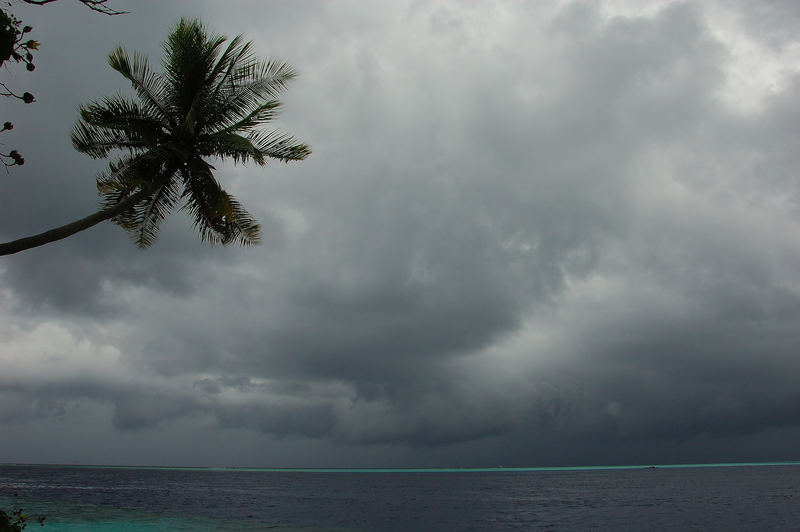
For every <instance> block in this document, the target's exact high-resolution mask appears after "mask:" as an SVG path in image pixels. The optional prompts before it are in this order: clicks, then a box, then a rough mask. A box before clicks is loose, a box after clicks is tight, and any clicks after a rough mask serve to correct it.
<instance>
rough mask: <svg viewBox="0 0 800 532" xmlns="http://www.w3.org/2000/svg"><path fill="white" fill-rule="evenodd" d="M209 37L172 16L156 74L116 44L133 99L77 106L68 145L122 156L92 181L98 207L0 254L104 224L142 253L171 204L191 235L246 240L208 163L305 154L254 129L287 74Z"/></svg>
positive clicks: (113, 58)
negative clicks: (185, 216) (194, 231)
mask: <svg viewBox="0 0 800 532" xmlns="http://www.w3.org/2000/svg"><path fill="white" fill-rule="evenodd" d="M226 42H228V40H227V39H226V38H224V37H221V36H218V35H209V34H208V33H207V32H206V29H205V28H204V27H203V25H202V24H201V23H200V22H199V21H197V20H181V21H180V22H179V23H178V24H177V25H176V26H175V27H174V28H173V29H172V31H171V32H170V34H169V36H168V37H167V40H166V42H165V43H164V51H165V58H164V73H163V74H157V73H154V72H152V71H151V70H150V67H149V65H148V61H147V58H146V57H144V56H142V55H140V54H134V55H133V59H131V57H130V56H129V55H128V53H127V52H125V51H124V50H123V49H122V48H117V49H116V50H114V52H112V53H111V55H110V56H109V58H108V62H109V64H110V65H111V67H112V68H113V69H114V70H116V71H117V72H119V73H120V74H122V75H123V76H124V77H125V79H127V80H128V81H130V83H131V85H132V86H133V88H134V90H135V92H136V96H137V98H136V99H128V98H125V97H122V96H113V97H109V98H103V99H102V100H99V101H95V102H92V103H89V104H88V105H85V106H82V107H81V108H80V119H79V120H78V123H77V124H76V125H75V128H74V129H73V131H72V143H73V146H74V147H75V149H77V150H78V151H80V152H82V153H85V154H87V155H88V156H90V157H92V158H105V157H107V156H108V155H109V153H110V152H112V151H114V150H121V151H122V152H123V154H122V156H121V157H119V158H117V159H116V160H115V161H113V162H111V163H110V164H109V168H108V170H106V171H105V172H103V173H102V174H100V175H99V176H98V178H97V188H98V190H99V192H100V194H101V196H102V201H101V209H100V210H99V211H98V212H96V213H94V214H92V215H90V216H87V217H86V218H83V219H81V220H78V221H76V222H73V223H70V224H67V225H64V226H62V227H58V228H56V229H52V230H50V231H46V232H44V233H41V234H38V235H35V236H32V237H28V238H22V239H19V240H15V241H13V242H8V243H5V244H0V255H8V254H11V253H17V252H18V251H22V250H25V249H29V248H32V247H36V246H41V245H43V244H47V243H49V242H53V241H55V240H59V239H62V238H66V237H68V236H70V235H73V234H75V233H77V232H78V231H83V230H84V229H88V228H89V227H92V226H93V225H96V224H98V223H100V222H101V221H104V220H109V219H110V220H113V221H114V222H115V223H117V224H119V225H120V226H122V227H123V228H124V229H126V230H127V231H128V232H129V233H130V235H131V237H132V238H133V240H134V242H135V243H136V244H137V245H138V246H139V247H141V248H146V247H148V246H150V245H151V244H152V243H153V242H154V241H155V239H156V237H157V236H158V229H159V226H160V224H161V221H162V220H163V219H164V217H165V216H166V215H167V214H169V213H170V211H172V210H173V209H174V207H175V206H176V205H178V204H179V203H182V204H183V207H182V208H183V209H185V210H187V211H188V212H189V214H190V215H191V216H192V218H193V221H194V224H195V226H196V227H197V228H198V230H199V233H200V238H201V239H202V240H204V241H209V242H211V243H219V244H223V245H227V244H231V243H238V244H241V245H250V244H255V243H257V242H258V241H259V225H258V222H256V220H255V219H254V218H253V217H252V216H251V215H250V214H249V213H248V212H247V211H246V210H245V209H244V208H243V207H242V206H241V205H240V204H239V202H238V201H236V199H235V198H233V196H231V195H230V194H228V193H227V192H225V190H223V189H222V187H221V186H220V184H219V183H218V182H217V180H216V179H215V178H214V174H213V171H214V167H213V166H212V165H211V164H210V163H209V162H208V161H207V158H216V159H219V160H223V161H224V160H226V159H231V160H233V162H234V163H239V162H242V163H246V162H250V161H252V162H255V163H256V164H258V165H261V166H263V165H264V164H266V161H267V159H277V160H279V161H283V162H289V161H298V160H302V159H305V158H306V157H307V156H308V155H309V154H310V153H311V150H310V149H309V147H308V146H306V145H305V144H302V143H300V142H298V141H296V140H295V139H294V138H293V137H291V136H289V135H286V134H283V133H280V132H278V131H263V130H261V129H259V126H262V125H263V124H264V123H266V122H268V121H270V120H271V119H272V118H274V117H275V116H276V114H277V111H278V110H279V108H280V105H281V104H280V102H279V101H278V100H276V99H275V97H276V95H277V94H278V93H280V92H281V91H283V90H284V89H285V88H286V84H287V83H288V82H289V81H290V80H291V79H293V78H294V77H295V76H296V73H295V71H294V70H293V69H292V68H291V67H290V66H289V65H287V64H286V63H280V62H276V61H271V60H270V61H265V60H259V59H257V58H255V57H254V55H253V52H252V43H250V42H247V43H245V42H243V40H242V37H241V36H238V37H235V38H234V39H232V40H230V42H228V45H227V46H226V47H224V48H223V46H224V45H225V43H226Z"/></svg>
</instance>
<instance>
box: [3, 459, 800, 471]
mask: <svg viewBox="0 0 800 532" xmlns="http://www.w3.org/2000/svg"><path fill="white" fill-rule="evenodd" d="M791 465H800V460H784V461H765V462H707V463H678V464H650V463H645V464H627V465H578V466H508V467H506V466H502V465H500V466H494V467H253V466H164V465H109V464H75V463H73V464H58V463H13V462H2V463H0V467H7V466H12V467H63V468H86V469H144V470H154V469H164V470H186V471H239V472H276V473H281V472H283V473H493V472H509V473H513V472H521V473H524V472H537V471H539V472H546V471H593V470H611V469H617V470H625V469H631V470H637V469H681V468H687V469H690V468H720V467H759V466H791Z"/></svg>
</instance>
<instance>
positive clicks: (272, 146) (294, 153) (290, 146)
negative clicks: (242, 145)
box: [249, 131, 311, 163]
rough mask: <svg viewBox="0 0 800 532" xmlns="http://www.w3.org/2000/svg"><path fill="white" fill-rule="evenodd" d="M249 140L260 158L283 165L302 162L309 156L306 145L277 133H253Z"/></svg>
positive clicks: (284, 134) (308, 148)
mask: <svg viewBox="0 0 800 532" xmlns="http://www.w3.org/2000/svg"><path fill="white" fill-rule="evenodd" d="M249 139H250V142H252V143H253V145H254V146H255V147H256V149H258V151H259V152H261V154H262V156H264V157H269V158H270V159H278V160H279V161H282V162H284V163H288V162H289V161H302V160H303V159H305V158H306V157H308V156H309V155H311V148H310V147H308V145H307V144H303V143H302V142H299V141H297V139H295V138H294V137H293V136H291V135H287V134H286V133H281V132H279V131H268V132H253V133H251V134H250V135H249Z"/></svg>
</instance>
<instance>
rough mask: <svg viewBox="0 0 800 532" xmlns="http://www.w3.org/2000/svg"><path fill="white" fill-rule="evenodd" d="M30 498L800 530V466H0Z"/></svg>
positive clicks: (104, 505)
mask: <svg viewBox="0 0 800 532" xmlns="http://www.w3.org/2000/svg"><path fill="white" fill-rule="evenodd" d="M14 493H16V494H17V496H16V497H14V496H13V494H14ZM18 506H22V507H23V508H24V509H25V511H26V513H29V514H34V515H36V514H43V515H45V516H46V526H45V527H44V528H43V529H41V530H43V532H46V531H48V530H51V531H57V530H60V531H70V532H75V531H83V530H99V531H117V530H127V531H140V530H141V531H144V530H164V531H170V530H325V531H333V530H362V531H393V530H398V531H416V530H430V531H444V530H447V531H451V530H459V531H460V530H464V531H467V530H590V529H594V530H800V464H794V465H771V466H747V467H746V466H736V467H694V468H658V469H644V468H628V469H594V470H548V471H543V470H528V471H516V470H498V471H486V470H484V471H461V472H454V471H448V472H419V471H417V472H321V471H317V472H300V471H274V470H273V471H257V470H250V471H244V470H208V469H158V468H154V469H141V468H87V467H63V466H0V508H5V509H7V510H8V509H10V508H12V507H18ZM38 529H39V527H38V525H31V526H29V530H38Z"/></svg>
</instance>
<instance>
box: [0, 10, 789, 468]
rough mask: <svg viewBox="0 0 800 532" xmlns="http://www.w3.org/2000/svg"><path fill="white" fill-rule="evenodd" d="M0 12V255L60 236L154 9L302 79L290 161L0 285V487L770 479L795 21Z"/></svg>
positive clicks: (292, 119)
mask: <svg viewBox="0 0 800 532" xmlns="http://www.w3.org/2000/svg"><path fill="white" fill-rule="evenodd" d="M111 2H112V4H113V6H114V7H116V8H119V9H123V10H127V11H130V13H129V14H127V15H121V16H116V17H108V16H105V15H100V14H97V13H93V12H91V11H90V10H88V9H87V8H85V7H83V6H81V5H80V4H78V3H77V2H75V1H71V0H62V1H60V2H58V3H55V4H51V5H48V6H46V7H38V8H37V7H34V6H24V5H15V6H14V7H13V10H14V12H15V13H16V14H17V15H18V16H19V17H20V18H22V19H23V20H24V22H25V23H26V24H30V25H32V26H33V27H34V31H33V33H32V36H33V37H34V38H36V39H37V40H39V41H41V43H42V44H41V48H40V50H39V51H37V52H36V54H35V57H36V59H35V63H36V66H37V68H36V71H35V72H33V73H28V72H26V71H25V69H24V68H21V67H19V66H14V65H12V66H10V67H3V69H2V70H0V81H3V82H5V83H6V84H8V85H9V86H10V87H12V88H15V89H18V90H19V91H23V90H28V91H30V92H32V93H33V94H34V95H35V96H36V99H37V101H36V103H34V104H31V105H24V104H22V103H21V102H20V103H18V102H15V101H11V100H8V99H4V100H3V101H2V115H3V116H2V117H1V118H2V119H3V121H5V120H11V121H13V122H14V124H15V128H14V130H13V131H12V132H5V133H2V135H3V137H2V139H0V140H2V142H3V146H2V148H3V150H5V151H8V150H9V149H17V150H19V151H20V152H21V153H22V154H23V156H24V157H25V159H26V164H25V166H24V167H21V168H17V167H15V168H12V169H11V171H10V172H9V173H8V174H5V173H4V172H3V173H2V174H0V197H2V198H3V203H2V209H0V239H2V240H3V241H5V240H10V239H14V238H18V237H21V236H27V235H28V234H32V233H34V232H38V231H41V230H44V229H48V228H50V227H53V226H55V225H60V224H62V223H65V222H68V221H72V220H73V219H76V218H78V217H82V216H85V215H86V214H89V213H91V212H92V211H93V210H94V209H95V207H96V206H97V201H98V197H97V193H96V188H95V184H94V178H95V176H96V174H97V173H99V172H100V171H102V170H103V169H104V165H105V163H104V162H103V161H96V160H91V159H89V158H87V157H85V156H83V155H81V154H79V153H77V152H76V151H74V150H73V148H72V146H71V144H70V140H69V132H70V130H71V128H72V126H73V125H74V123H75V120H76V118H77V108H78V106H79V105H80V104H81V103H85V102H88V101H90V100H92V99H95V98H99V97H102V96H106V95H112V94H115V93H118V92H121V93H123V94H128V93H129V86H126V84H125V81H124V80H123V79H122V77H121V76H119V75H118V74H117V73H115V72H114V71H112V70H111V69H110V68H109V67H108V65H107V63H106V58H107V55H108V53H109V52H110V51H111V50H113V49H114V48H115V47H116V46H117V45H118V44H122V45H123V46H125V47H126V48H127V49H128V50H130V51H133V50H138V51H142V52H144V53H146V54H148V55H149V56H150V58H151V60H152V61H153V62H154V63H155V65H156V66H157V67H159V68H160V66H159V65H160V62H159V59H160V56H161V43H162V42H163V40H164V37H165V36H166V34H167V32H168V31H169V28H170V26H172V25H173V24H174V23H175V22H176V21H177V20H178V19H179V18H180V17H181V16H186V17H199V18H200V19H202V20H203V21H204V22H205V23H206V24H207V25H208V27H209V28H210V29H211V30H213V31H216V32H219V33H222V34H224V35H228V36H233V35H236V34H239V33H242V34H244V36H245V37H246V38H248V39H252V40H253V41H254V42H255V47H256V49H257V50H258V52H259V53H260V54H261V55H263V56H267V57H275V58H279V59H282V60H286V61H288V62H289V63H290V64H292V65H293V66H294V67H295V68H296V69H297V70H298V71H299V72H300V76H299V78H298V79H297V80H295V81H294V82H293V83H292V84H291V85H290V86H289V89H288V91H287V92H286V93H285V94H284V95H283V97H282V101H283V102H284V111H283V113H282V115H281V117H280V118H279V119H278V120H277V121H276V127H279V128H280V129H281V130H283V131H286V132H289V133H291V134H294V135H295V136H297V137H298V138H300V139H301V140H302V141H304V142H306V143H308V144H309V145H310V146H311V147H312V149H313V154H312V155H311V157H310V158H309V159H307V160H306V161H303V162H300V163H293V164H290V165H283V164H279V163H276V164H271V165H269V166H268V167H266V168H260V167H241V166H240V167H236V166H233V165H232V164H218V165H217V167H218V173H217V177H218V179H219V180H220V181H221V182H222V183H223V184H224V186H225V187H226V188H227V189H228V190H229V191H230V192H232V193H233V194H234V195H236V196H237V197H238V198H239V199H240V200H241V201H242V203H243V204H244V206H245V207H246V208H247V209H248V210H250V212H252V213H253V214H254V215H255V216H256V217H257V218H258V219H259V220H260V222H261V224H262V230H263V234H264V237H263V244H262V245H260V246H258V247H255V248H233V247H231V248H222V247H210V246H208V245H204V244H202V243H201V242H200V240H199V238H198V237H197V233H196V231H195V230H194V229H193V228H192V227H191V224H190V223H189V220H188V218H187V216H186V214H185V213H183V212H180V211H178V212H176V213H175V214H174V215H173V216H172V217H171V218H170V219H169V221H168V222H167V223H165V224H164V226H163V229H162V233H161V235H160V238H159V240H158V241H157V243H156V244H155V246H153V247H152V248H151V249H149V250H146V251H141V250H138V249H137V248H136V247H135V246H134V245H133V244H132V243H131V241H130V240H129V238H128V236H127V235H126V233H125V232H124V231H123V230H121V229H120V228H119V227H116V226H114V225H112V224H110V223H105V224H103V225H101V226H98V227H95V228H93V229H91V230H89V231H86V232H84V233H82V234H80V235H77V236H74V237H71V238H69V239H67V240H64V241H61V242H58V243H54V244H50V245H48V246H45V247H41V248H38V249H35V250H31V251H26V252H23V253H20V254H18V255H14V256H10V257H3V258H0V462H34V463H42V462H54V463H73V462H75V463H86V464H89V463H95V464H132V465H135V464H153V465H214V466H297V467H310V466H334V467H368V466H494V465H506V466H536V465H589V464H639V463H670V462H714V461H749V460H786V459H790V460H791V459H794V460H797V459H800V454H798V452H799V451H798V449H800V384H798V380H799V379H798V378H799V377H800V175H799V174H798V168H800V106H798V104H799V103H800V37H798V36H799V35H800V3H798V2H795V1H792V0H785V1H772V2H751V1H749V0H742V1H740V2H735V1H726V2H719V3H717V2H713V1H706V2H668V1H663V2H644V1H640V0H631V1H606V2H588V1H586V2H567V1H563V2H556V1H530V2H516V1H515V2H495V1H486V2H472V1H469V2H467V1H461V2H446V1H428V0H418V1H408V2H405V1H392V2H371V1H366V0H362V1H345V0H341V1H339V0H336V1H331V2H322V1H313V2H310V1H309V2H304V1H299V2H267V1H250V2H248V1H238V2H235V3H227V2H225V3H223V2H217V1H212V0H207V1H192V2H188V1H184V2H162V1H156V0H150V1H143V0H137V1H132V0H131V1H125V0H111Z"/></svg>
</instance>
